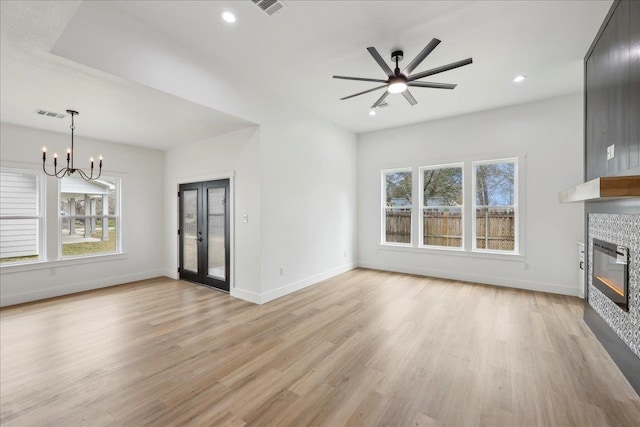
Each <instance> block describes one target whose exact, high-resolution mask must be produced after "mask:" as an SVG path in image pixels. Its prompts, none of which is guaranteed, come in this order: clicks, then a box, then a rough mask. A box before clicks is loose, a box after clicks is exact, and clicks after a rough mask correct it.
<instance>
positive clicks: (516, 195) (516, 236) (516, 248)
mask: <svg viewBox="0 0 640 427" xmlns="http://www.w3.org/2000/svg"><path fill="white" fill-rule="evenodd" d="M498 163H513V165H514V170H513V202H514V204H513V205H498V206H479V205H477V203H476V166H477V165H492V164H498ZM471 197H472V200H471V218H472V220H471V251H472V252H476V253H485V254H500V255H521V251H520V211H521V208H522V207H521V206H520V157H506V158H500V159H490V160H477V161H472V162H471ZM478 207H486V208H491V207H498V208H513V216H514V224H513V226H514V230H513V250H512V251H502V250H496V249H483V248H478V247H477V246H478V242H477V237H476V227H477V225H476V223H477V221H476V209H477V208H478Z"/></svg>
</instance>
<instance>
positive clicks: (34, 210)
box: [0, 168, 45, 266]
mask: <svg viewBox="0 0 640 427" xmlns="http://www.w3.org/2000/svg"><path fill="white" fill-rule="evenodd" d="M0 175H1V178H0V188H1V191H0V200H1V207H0V242H1V243H0V247H1V250H0V252H1V254H0V263H1V265H3V266H7V265H17V264H28V263H33V262H40V261H42V260H43V258H44V248H45V239H44V227H43V221H44V208H43V191H42V174H41V173H39V172H34V171H30V170H21V169H12V168H1V169H0Z"/></svg>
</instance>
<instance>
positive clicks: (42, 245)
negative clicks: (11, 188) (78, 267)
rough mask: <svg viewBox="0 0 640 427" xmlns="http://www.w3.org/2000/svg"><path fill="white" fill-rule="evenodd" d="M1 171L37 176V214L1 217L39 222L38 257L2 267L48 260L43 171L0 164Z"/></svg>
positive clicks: (4, 263) (1, 265)
mask: <svg viewBox="0 0 640 427" xmlns="http://www.w3.org/2000/svg"><path fill="white" fill-rule="evenodd" d="M0 171H2V172H6V173H16V174H28V175H32V176H34V177H35V180H36V209H37V214H36V215H6V216H0V219H5V220H6V219H35V220H37V224H38V231H37V233H36V236H37V239H38V244H37V247H38V258H36V259H33V260H25V261H14V262H3V263H0V267H1V268H6V267H15V266H21V265H31V264H39V263H43V262H46V260H47V252H46V251H47V241H46V238H47V233H46V227H45V218H46V214H47V212H46V191H45V184H46V182H45V179H44V174H43V173H42V171H38V170H33V169H25V168H20V167H11V166H0Z"/></svg>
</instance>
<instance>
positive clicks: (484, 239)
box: [386, 210, 515, 251]
mask: <svg viewBox="0 0 640 427" xmlns="http://www.w3.org/2000/svg"><path fill="white" fill-rule="evenodd" d="M423 230H424V236H423V239H424V240H423V242H422V243H423V244H424V245H437V246H449V247H460V246H461V245H462V218H461V216H460V213H459V212H437V211H436V212H433V211H432V212H428V213H425V214H424V217H423ZM514 230H515V218H514V215H513V212H511V211H508V210H501V211H484V212H478V213H477V214H476V247H478V248H480V249H490V250H502V251H510V250H513V248H514ZM469 231H470V230H469ZM386 241H387V242H398V243H409V242H410V241H411V213H410V212H402V211H387V219H386Z"/></svg>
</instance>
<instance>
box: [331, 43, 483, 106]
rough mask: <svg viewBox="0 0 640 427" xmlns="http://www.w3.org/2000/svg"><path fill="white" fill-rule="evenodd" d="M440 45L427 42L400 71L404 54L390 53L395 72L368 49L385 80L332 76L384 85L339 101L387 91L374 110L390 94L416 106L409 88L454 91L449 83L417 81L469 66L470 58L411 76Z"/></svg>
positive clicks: (453, 86) (372, 49) (376, 53)
mask: <svg viewBox="0 0 640 427" xmlns="http://www.w3.org/2000/svg"><path fill="white" fill-rule="evenodd" d="M439 44H440V40H438V39H435V38H434V39H433V40H431V41H430V42H429V44H428V45H426V46H425V48H424V49H422V51H421V52H420V53H419V54H418V56H416V57H415V58H414V60H413V61H411V62H410V63H409V65H407V67H406V68H405V69H404V70H402V71H400V68H399V67H398V63H399V62H400V61H401V60H402V58H403V56H404V54H403V52H402V51H401V50H396V51H394V52H393V53H391V60H392V61H395V63H396V68H395V70H393V71H392V70H391V68H390V67H389V65H387V63H386V62H384V59H382V57H381V56H380V54H379V53H378V51H377V50H376V48H375V47H368V48H367V50H368V51H369V53H370V54H371V56H373V59H375V61H376V62H377V63H378V65H379V66H380V68H382V71H384V73H385V74H386V75H387V80H382V79H369V78H364V77H347V76H333V78H334V79H343V80H358V81H362V82H373V83H384V84H383V85H382V86H378V87H374V88H373V89H368V90H365V91H363V92H358V93H356V94H353V95H349V96H345V97H344V98H340V100H345V99H349V98H353V97H355V96H359V95H364V94H365V93H369V92H374V91H376V90H379V89H382V88H386V89H387V90H386V91H385V92H384V93H383V94H382V96H381V97H380V98H378V100H377V101H376V102H375V103H374V104H373V105H372V106H371V108H372V109H373V108H376V107H378V106H380V105H381V104H382V103H383V102H384V100H385V99H386V97H387V96H388V95H389V94H390V93H402V95H403V96H404V97H405V99H406V100H407V101H409V104H411V105H416V104H417V103H418V101H416V99H415V98H414V97H413V95H411V92H409V89H408V88H409V87H426V88H432V89H454V88H455V87H456V86H457V85H454V84H449V83H432V82H419V81H417V80H418V79H421V78H423V77H427V76H432V75H434V74H438V73H442V72H445V71H449V70H453V69H454V68H458V67H462V66H465V65H469V64H471V63H472V62H473V59H472V58H467V59H463V60H461V61H457V62H453V63H451V64H448V65H443V66H441V67H437V68H432V69H430V70H427V71H423V72H421V73H417V74H413V75H411V73H412V72H413V70H415V69H416V67H417V66H418V65H420V63H421V62H422V61H424V59H425V58H426V57H427V56H428V55H429V54H430V53H431V52H432V51H433V50H434V49H435V48H436V46H438V45H439Z"/></svg>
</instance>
